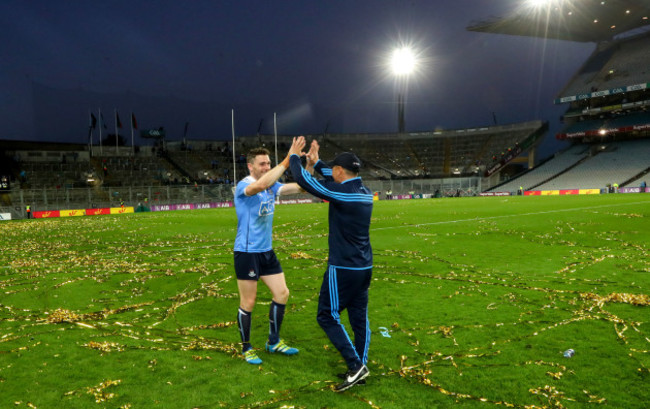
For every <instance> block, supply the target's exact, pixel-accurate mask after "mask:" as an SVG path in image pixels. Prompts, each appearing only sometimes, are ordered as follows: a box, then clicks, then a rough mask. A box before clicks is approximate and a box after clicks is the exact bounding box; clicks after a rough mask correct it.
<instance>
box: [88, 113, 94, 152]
mask: <svg viewBox="0 0 650 409" xmlns="http://www.w3.org/2000/svg"><path fill="white" fill-rule="evenodd" d="M88 120H89V121H90V122H89V125H88V146H89V147H90V156H91V157H92V156H93V114H92V112H91V111H90V109H88Z"/></svg>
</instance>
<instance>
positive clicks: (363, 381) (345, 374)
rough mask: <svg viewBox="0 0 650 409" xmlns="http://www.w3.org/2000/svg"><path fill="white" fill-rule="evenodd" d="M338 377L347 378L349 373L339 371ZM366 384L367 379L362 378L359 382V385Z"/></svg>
mask: <svg viewBox="0 0 650 409" xmlns="http://www.w3.org/2000/svg"><path fill="white" fill-rule="evenodd" d="M336 377H337V378H339V379H345V378H347V373H337V374H336ZM365 384H366V380H365V379H362V380H360V381H359V382H357V385H365Z"/></svg>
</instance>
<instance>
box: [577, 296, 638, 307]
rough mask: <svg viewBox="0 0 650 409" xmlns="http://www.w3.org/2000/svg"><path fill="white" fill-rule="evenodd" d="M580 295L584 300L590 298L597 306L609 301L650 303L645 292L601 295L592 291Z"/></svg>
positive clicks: (636, 303)
mask: <svg viewBox="0 0 650 409" xmlns="http://www.w3.org/2000/svg"><path fill="white" fill-rule="evenodd" d="M580 297H581V298H582V299H585V300H591V301H594V302H595V303H596V305H598V306H599V307H602V306H603V305H604V304H606V303H609V302H616V303H623V304H632V305H640V306H649V305H650V296H648V295H647V294H628V293H612V294H609V295H605V296H601V295H598V294H594V293H580Z"/></svg>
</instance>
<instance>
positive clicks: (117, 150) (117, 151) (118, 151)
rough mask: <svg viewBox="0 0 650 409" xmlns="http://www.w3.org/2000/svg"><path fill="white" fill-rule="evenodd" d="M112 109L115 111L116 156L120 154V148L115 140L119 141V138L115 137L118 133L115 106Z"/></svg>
mask: <svg viewBox="0 0 650 409" xmlns="http://www.w3.org/2000/svg"><path fill="white" fill-rule="evenodd" d="M113 110H114V111H115V155H116V156H117V155H119V154H120V149H119V147H118V146H117V142H118V141H119V139H118V137H117V136H118V135H119V134H118V133H117V108H114V109H113Z"/></svg>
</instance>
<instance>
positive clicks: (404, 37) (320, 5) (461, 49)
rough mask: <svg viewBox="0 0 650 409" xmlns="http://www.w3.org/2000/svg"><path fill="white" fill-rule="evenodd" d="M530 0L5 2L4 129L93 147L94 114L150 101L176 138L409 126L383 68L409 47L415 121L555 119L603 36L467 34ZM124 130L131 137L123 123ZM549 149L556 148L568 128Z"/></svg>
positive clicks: (454, 124) (1, 30)
mask: <svg viewBox="0 0 650 409" xmlns="http://www.w3.org/2000/svg"><path fill="white" fill-rule="evenodd" d="M523 1H524V0H521V1H518V0H503V1H477V0H442V1H430V0H429V1H387V0H359V1H329V2H323V1H274V2H271V1H257V0H255V1H246V0H244V1H189V2H179V1H164V0H163V1H146V2H145V1H132V0H131V1H103V2H89V1H81V0H79V1H65V2H64V1H52V0H49V1H43V0H30V1H24V0H22V1H20V0H3V1H2V3H1V4H0V38H2V41H1V42H0V90H1V91H0V92H1V93H2V94H1V98H0V124H2V126H1V127H0V129H1V130H2V131H0V139H22V140H39V141H43V140H58V141H67V142H85V141H86V136H87V127H88V110H89V109H90V110H92V111H93V112H97V110H98V109H99V108H101V109H102V111H103V112H104V117H105V118H106V121H107V122H108V123H109V131H111V132H112V131H113V127H112V124H113V121H112V118H113V109H115V108H117V109H118V112H119V113H120V117H121V119H122V122H123V123H124V124H125V125H126V124H128V116H129V113H130V112H131V111H133V112H135V115H136V117H137V119H138V122H139V125H140V128H157V127H159V126H164V127H165V128H166V129H167V131H168V137H169V139H171V140H174V139H180V138H181V137H182V133H183V128H184V124H185V122H186V121H187V122H189V123H190V125H189V135H188V136H189V137H190V138H196V139H215V140H217V139H227V138H229V137H230V135H231V129H230V109H235V128H236V134H238V135H245V134H254V133H255V132H256V131H257V128H258V125H259V122H260V120H262V119H263V120H264V123H263V126H262V132H266V133H271V132H272V131H273V128H272V121H273V113H274V112H277V114H278V121H279V129H278V132H279V133H292V134H295V133H320V132H323V130H324V129H325V127H326V126H328V125H327V124H329V128H328V129H329V131H330V132H387V131H395V130H396V129H397V108H396V102H395V101H396V94H397V89H396V84H395V79H394V77H393V76H391V75H389V73H387V69H386V67H385V66H384V65H383V64H384V61H385V57H386V56H387V54H388V52H389V51H390V50H391V49H392V48H394V46H395V45H396V44H398V43H400V42H401V43H409V44H412V45H413V46H415V47H416V49H418V50H419V51H420V53H421V56H422V58H423V59H424V60H425V64H424V65H423V66H422V69H421V72H420V73H419V74H418V75H417V76H412V77H411V79H410V80H409V86H408V91H407V98H406V129H407V131H421V130H430V129H434V128H462V127H472V126H480V125H490V124H492V121H493V116H492V112H494V113H495V115H496V118H497V120H498V122H499V123H511V122H519V121H527V120H534V119H543V120H549V121H551V122H552V129H554V130H557V126H558V125H557V118H558V117H559V115H561V114H562V112H563V111H564V110H565V109H566V107H564V106H561V107H557V106H554V105H553V103H552V100H553V98H555V96H556V94H557V92H558V91H560V90H561V88H562V87H563V86H564V85H565V84H566V82H567V81H568V80H569V79H570V78H571V75H572V74H573V73H574V72H575V71H576V70H577V69H578V68H579V67H580V66H581V65H582V63H583V62H584V61H585V60H586V58H587V57H588V56H589V54H590V53H591V51H592V50H593V49H594V45H593V44H575V43H568V42H562V41H555V40H551V41H544V40H539V39H531V38H525V37H512V36H503V35H490V34H483V33H475V32H468V31H466V30H465V27H466V26H467V25H469V23H470V22H472V21H474V20H477V19H483V18H486V17H489V16H494V15H496V16H502V15H504V14H506V13H508V12H510V11H512V10H514V9H515V8H516V7H518V6H519V5H520V4H521V3H523ZM122 133H129V134H130V132H129V131H128V129H127V130H123V131H122ZM548 139H549V141H548V142H547V144H552V140H553V139H554V137H553V135H550V136H549V137H548Z"/></svg>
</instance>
